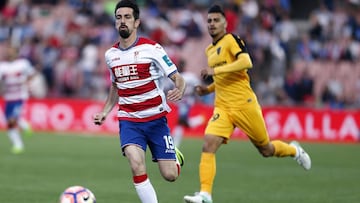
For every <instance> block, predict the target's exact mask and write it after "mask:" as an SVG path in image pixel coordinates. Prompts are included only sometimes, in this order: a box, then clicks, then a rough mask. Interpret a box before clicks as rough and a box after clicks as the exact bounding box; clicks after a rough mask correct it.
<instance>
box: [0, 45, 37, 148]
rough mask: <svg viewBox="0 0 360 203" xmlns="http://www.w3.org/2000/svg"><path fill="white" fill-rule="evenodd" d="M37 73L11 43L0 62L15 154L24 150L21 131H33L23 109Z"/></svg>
mask: <svg viewBox="0 0 360 203" xmlns="http://www.w3.org/2000/svg"><path fill="white" fill-rule="evenodd" d="M35 74H36V70H35V69H34V68H33V66H32V65H31V63H30V62H29V61H28V60H27V59H25V58H19V57H18V53H17V49H16V48H14V47H11V46H10V45H9V47H7V50H6V56H5V58H4V60H1V62H0V79H1V80H0V81H1V82H0V87H1V92H2V96H3V99H4V101H5V117H6V121H7V127H8V129H7V133H8V137H9V139H10V141H11V143H12V149H11V152H12V153H14V154H20V153H23V152H24V149H25V148H24V142H23V139H22V135H21V133H22V132H24V133H25V134H26V135H31V133H32V130H31V127H30V125H29V123H28V122H27V121H26V120H25V119H24V118H23V117H22V110H23V107H24V105H25V103H26V100H27V99H28V98H29V82H30V80H31V79H32V78H33V77H34V76H35Z"/></svg>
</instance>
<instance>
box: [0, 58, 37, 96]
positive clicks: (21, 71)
mask: <svg viewBox="0 0 360 203" xmlns="http://www.w3.org/2000/svg"><path fill="white" fill-rule="evenodd" d="M35 73H36V71H35V69H34V68H33V66H32V65H31V63H30V62H29V61H28V60H27V59H16V60H14V61H3V62H0V79H1V82H0V86H1V89H2V94H3V97H4V99H5V100H6V101H15V100H25V99H28V98H29V89H28V83H27V82H28V80H29V77H31V76H32V75H34V74H35Z"/></svg>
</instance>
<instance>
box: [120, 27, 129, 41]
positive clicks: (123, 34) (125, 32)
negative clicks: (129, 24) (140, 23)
mask: <svg viewBox="0 0 360 203" xmlns="http://www.w3.org/2000/svg"><path fill="white" fill-rule="evenodd" d="M130 34H131V33H130V31H129V30H120V29H119V35H120V37H121V38H123V39H127V38H128V37H129V36H130Z"/></svg>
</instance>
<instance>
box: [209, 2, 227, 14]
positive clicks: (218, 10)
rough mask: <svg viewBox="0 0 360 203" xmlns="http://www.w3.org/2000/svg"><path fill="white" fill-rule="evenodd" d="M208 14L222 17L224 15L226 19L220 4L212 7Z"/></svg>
mask: <svg viewBox="0 0 360 203" xmlns="http://www.w3.org/2000/svg"><path fill="white" fill-rule="evenodd" d="M208 13H221V15H223V16H224V17H225V12H224V10H223V8H222V7H221V6H220V5H218V4H214V5H212V6H211V7H210V8H209V10H208Z"/></svg>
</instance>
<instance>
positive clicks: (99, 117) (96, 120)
mask: <svg viewBox="0 0 360 203" xmlns="http://www.w3.org/2000/svg"><path fill="white" fill-rule="evenodd" d="M105 118H106V115H105V114H104V113H97V114H95V115H94V118H93V119H94V123H95V125H101V124H102V123H103V121H104V120H105Z"/></svg>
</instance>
